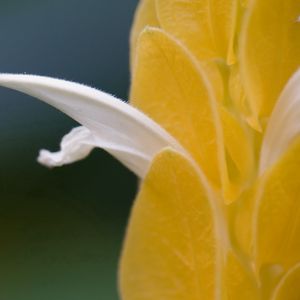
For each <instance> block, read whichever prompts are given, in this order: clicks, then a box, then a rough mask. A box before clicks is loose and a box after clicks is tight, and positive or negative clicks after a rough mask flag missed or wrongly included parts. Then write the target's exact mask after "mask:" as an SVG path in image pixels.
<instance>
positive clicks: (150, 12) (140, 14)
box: [130, 0, 159, 67]
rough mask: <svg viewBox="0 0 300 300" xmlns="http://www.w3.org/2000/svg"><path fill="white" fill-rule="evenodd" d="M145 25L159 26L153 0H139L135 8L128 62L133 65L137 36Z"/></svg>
mask: <svg viewBox="0 0 300 300" xmlns="http://www.w3.org/2000/svg"><path fill="white" fill-rule="evenodd" d="M146 26H156V27H159V24H158V19H157V16H156V8H155V0H141V1H140V2H139V5H138V7H137V10H136V14H135V18H134V22H133V26H132V30H131V35H130V64H131V67H133V65H134V59H135V49H136V44H137V40H138V37H139V35H140V33H141V31H142V30H143V29H144V28H145V27H146Z"/></svg>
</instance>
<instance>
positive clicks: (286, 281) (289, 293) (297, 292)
mask: <svg viewBox="0 0 300 300" xmlns="http://www.w3.org/2000/svg"><path fill="white" fill-rule="evenodd" d="M299 283H300V265H299V264H297V265H296V266H294V267H293V268H291V269H290V270H289V271H288V272H287V274H286V275H285V276H284V277H283V278H282V279H281V281H280V282H279V284H278V286H277V288H276V290H275V292H274V294H273V297H272V298H271V300H299V299H300V289H299Z"/></svg>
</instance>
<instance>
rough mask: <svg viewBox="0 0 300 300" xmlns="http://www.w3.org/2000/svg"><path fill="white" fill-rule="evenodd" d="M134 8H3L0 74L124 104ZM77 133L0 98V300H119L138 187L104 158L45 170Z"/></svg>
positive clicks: (21, 0)
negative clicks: (72, 86)
mask: <svg viewBox="0 0 300 300" xmlns="http://www.w3.org/2000/svg"><path fill="white" fill-rule="evenodd" d="M136 4H137V0H122V1H120V0H84V1H82V0H51V1H47V0H39V1H37V0H31V1H30V0H18V1H17V0H6V1H5V0H1V2H0V72H14V73H16V72H17V73H24V72H26V73H29V74H30V73H32V74H39V75H48V76H53V77H59V78H64V79H68V80H73V81H77V82H81V83H85V84H88V85H91V86H95V87H98V88H100V89H102V90H104V91H107V92H110V93H112V94H114V95H116V96H118V97H121V98H122V99H127V94H128V86H129V70H128V35H129V29H130V26H131V23H132V17H133V13H134V9H135V6H136ZM76 125H77V124H76V123H75V122H73V121H72V120H71V119H69V118H68V117H66V116H65V115H63V114H62V113H60V112H58V111H56V110H54V109H53V108H51V107H49V106H47V105H45V104H43V103H41V102H39V101H37V100H35V99H33V98H31V97H28V96H24V95H22V94H19V93H17V92H13V91H9V90H6V89H2V88H1V89H0V128H1V130H0V145H1V147H0V164H1V168H0V300H48V299H49V300H50V299H51V300H53V299H55V300H96V299H103V300H106V299H107V300H109V299H118V296H117V287H116V285H117V265H118V257H119V255H120V249H121V244H122V239H123V235H124V231H125V228H126V222H127V218H128V213H129V209H130V206H131V204H132V200H133V198H134V195H135V191H136V178H135V177H134V175H133V174H131V173H130V172H129V171H127V170H126V169H125V168H124V167H123V166H121V165H120V164H119V163H118V162H117V161H115V160H114V159H113V158H112V157H110V156H109V155H108V154H106V153H105V152H103V151H101V150H99V149H97V150H94V151H93V153H92V155H91V156H90V157H89V158H88V159H86V160H84V161H81V162H78V163H75V164H73V165H69V166H65V167H62V168H56V169H53V170H48V169H47V168H44V167H42V166H40V165H38V164H37V162H36V157H37V154H38V150H39V149H40V148H46V149H50V150H57V149H58V146H59V142H60V139H61V137H62V136H63V135H64V134H66V133H67V132H68V131H69V130H70V129H71V128H72V127H74V126H76Z"/></svg>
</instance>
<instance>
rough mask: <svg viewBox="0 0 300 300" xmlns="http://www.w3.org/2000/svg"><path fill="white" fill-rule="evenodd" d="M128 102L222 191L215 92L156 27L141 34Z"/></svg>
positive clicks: (184, 53) (199, 69)
mask: <svg viewBox="0 0 300 300" xmlns="http://www.w3.org/2000/svg"><path fill="white" fill-rule="evenodd" d="M130 100H131V104H132V105H134V106H135V107H137V108H139V109H141V110H142V111H143V112H145V113H146V114H147V115H149V116H150V117H151V118H152V119H154V120H155V121H156V122H157V123H159V124H160V125H161V126H163V127H164V128H165V129H166V130H167V131H168V132H170V133H171V134H172V135H173V136H174V137H175V138H176V139H177V140H178V141H179V142H180V143H181V144H182V145H183V146H184V147H185V148H186V149H187V150H188V151H189V152H190V153H191V154H192V156H193V157H194V158H195V160H196V161H197V162H198V163H199V164H200V165H201V167H202V169H203V170H204V172H205V174H206V175H207V176H208V178H209V179H210V180H211V181H212V182H213V183H214V184H215V185H216V186H218V187H220V181H221V180H220V174H221V172H220V164H221V163H220V159H222V157H221V155H222V140H221V139H222V132H221V127H220V119H219V115H218V111H217V106H216V99H215V94H214V93H213V89H212V87H211V86H210V84H209V82H208V79H207V77H206V73H205V71H204V69H203V67H202V66H201V65H200V64H198V63H197V62H196V61H195V60H193V58H192V57H191V56H190V55H189V53H188V52H187V51H186V50H185V49H184V48H183V47H182V46H181V45H180V44H179V43H177V42H176V41H175V40H174V39H172V38H171V37H170V36H169V35H167V34H166V33H165V32H164V31H162V30H160V29H146V30H145V31H144V32H143V33H142V34H141V35H140V38H139V43H138V47H137V57H136V62H135V67H134V71H133V77H132V85H131V93H130ZM223 161H224V158H223Z"/></svg>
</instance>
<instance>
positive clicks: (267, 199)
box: [253, 139, 300, 270]
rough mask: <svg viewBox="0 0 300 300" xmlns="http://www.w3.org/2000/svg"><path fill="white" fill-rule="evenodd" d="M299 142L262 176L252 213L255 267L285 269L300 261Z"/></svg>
mask: <svg viewBox="0 0 300 300" xmlns="http://www.w3.org/2000/svg"><path fill="white" fill-rule="evenodd" d="M299 152H300V140H299V139H298V140H297V141H295V142H294V144H293V145H292V146H291V147H290V148H289V150H288V151H287V153H286V154H285V155H284V156H283V157H282V158H281V159H280V160H279V162H278V163H277V164H276V165H275V166H274V167H273V168H272V169H271V170H270V171H269V172H268V173H267V174H266V175H265V178H264V179H263V181H262V183H261V187H260V189H259V191H258V193H259V194H258V198H257V200H256V202H257V203H256V204H255V205H256V211H255V212H254V218H255V221H254V229H253V230H254V232H253V239H254V241H255V243H254V246H255V253H254V254H255V256H256V265H257V268H259V267H260V266H262V265H263V264H280V265H281V266H282V267H284V268H285V269H286V270H287V269H288V268H290V267H292V266H293V265H294V264H296V263H298V262H299V261H300V239H299V236H300V206H299V195H300V169H299V166H300V156H299Z"/></svg>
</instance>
